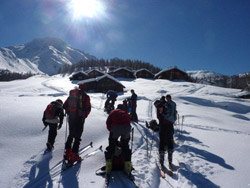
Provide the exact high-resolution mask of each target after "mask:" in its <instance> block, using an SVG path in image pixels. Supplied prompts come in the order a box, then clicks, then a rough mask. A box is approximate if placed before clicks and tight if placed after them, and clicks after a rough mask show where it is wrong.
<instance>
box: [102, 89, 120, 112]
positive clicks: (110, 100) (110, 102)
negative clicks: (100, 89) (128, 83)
mask: <svg viewBox="0 0 250 188" xmlns="http://www.w3.org/2000/svg"><path fill="white" fill-rule="evenodd" d="M106 96H107V100H106V102H105V105H104V110H105V111H107V112H108V113H109V112H111V111H112V110H113V109H114V105H115V101H116V98H117V94H116V92H115V91H112V90H109V91H108V92H107V94H106Z"/></svg>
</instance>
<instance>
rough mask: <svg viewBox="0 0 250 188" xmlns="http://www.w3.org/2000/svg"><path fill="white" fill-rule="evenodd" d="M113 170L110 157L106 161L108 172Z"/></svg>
mask: <svg viewBox="0 0 250 188" xmlns="http://www.w3.org/2000/svg"><path fill="white" fill-rule="evenodd" d="M111 170H112V161H111V159H108V160H107V161H106V173H107V174H110V172H111Z"/></svg>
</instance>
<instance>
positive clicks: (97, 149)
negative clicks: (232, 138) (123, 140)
mask: <svg viewBox="0 0 250 188" xmlns="http://www.w3.org/2000/svg"><path fill="white" fill-rule="evenodd" d="M91 147H93V145H92V142H91V143H90V144H89V145H88V146H87V147H86V148H85V149H83V150H82V151H80V152H79V155H80V156H81V154H82V153H84V152H85V151H86V150H88V149H90V148H91ZM102 151H103V150H102V145H101V146H100V147H98V148H96V149H95V150H94V151H92V152H91V153H88V154H86V155H84V156H81V160H80V161H77V162H74V163H70V164H69V163H63V166H62V171H66V170H68V169H69V168H71V167H73V166H76V165H77V164H79V163H81V162H82V161H83V160H84V159H86V158H88V157H91V156H93V155H95V154H97V153H98V152H102Z"/></svg>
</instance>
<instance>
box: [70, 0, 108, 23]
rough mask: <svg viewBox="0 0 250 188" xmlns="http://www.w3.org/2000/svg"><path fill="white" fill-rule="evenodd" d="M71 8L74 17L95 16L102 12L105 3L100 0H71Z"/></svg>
mask: <svg viewBox="0 0 250 188" xmlns="http://www.w3.org/2000/svg"><path fill="white" fill-rule="evenodd" d="M70 10H71V11H72V14H73V17H74V19H81V18H83V17H88V18H93V17H96V16H98V15H99V14H100V13H101V12H102V10H103V5H102V4H101V2H100V1H98V0H71V2H70Z"/></svg>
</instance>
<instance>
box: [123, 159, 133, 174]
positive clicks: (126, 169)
mask: <svg viewBox="0 0 250 188" xmlns="http://www.w3.org/2000/svg"><path fill="white" fill-rule="evenodd" d="M131 170H132V167H131V161H125V162H124V172H125V174H127V175H128V176H130V175H131Z"/></svg>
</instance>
